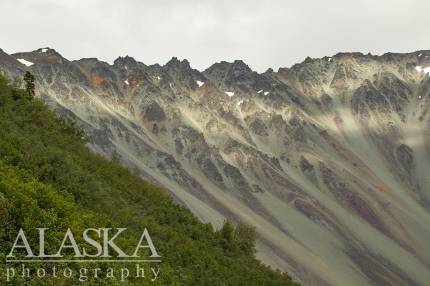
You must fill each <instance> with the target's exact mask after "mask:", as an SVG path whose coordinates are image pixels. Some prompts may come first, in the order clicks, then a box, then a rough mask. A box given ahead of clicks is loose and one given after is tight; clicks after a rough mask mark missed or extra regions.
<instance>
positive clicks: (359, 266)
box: [0, 48, 430, 286]
mask: <svg viewBox="0 0 430 286" xmlns="http://www.w3.org/2000/svg"><path fill="white" fill-rule="evenodd" d="M279 64H280V65H282V64H283V63H279ZM0 70H1V71H2V72H4V73H5V74H6V75H7V77H9V78H11V79H13V77H14V76H19V77H22V76H23V75H24V73H25V72H26V71H30V72H31V73H32V74H33V75H34V77H35V79H36V94H35V97H36V98H39V99H41V100H43V101H44V102H45V103H46V104H47V105H48V106H49V108H50V109H51V110H54V111H55V112H56V113H58V114H61V115H62V116H67V117H69V118H72V119H73V121H74V122H76V124H77V125H78V126H79V127H80V128H82V130H84V131H85V134H86V136H87V138H88V144H87V145H88V146H89V147H90V148H91V149H92V150H93V151H95V152H96V153H98V154H100V155H102V156H104V157H105V158H110V159H114V161H117V162H120V163H121V164H122V165H123V166H126V167H128V168H129V169H130V170H133V172H134V173H136V174H138V175H139V176H140V177H142V178H144V179H145V180H147V181H149V182H153V183H155V184H156V185H159V186H162V187H163V190H165V191H166V192H167V193H168V194H169V195H170V196H171V197H172V198H173V199H174V200H175V201H177V202H180V203H181V204H182V205H184V206H186V207H187V208H188V209H189V210H190V211H191V212H192V213H193V214H195V215H196V216H197V217H198V218H199V220H200V221H203V222H211V223H212V224H213V225H214V226H216V227H220V226H222V223H223V221H224V219H225V218H229V219H230V220H232V221H241V222H244V223H246V224H247V225H252V226H253V227H255V232H256V238H257V239H256V248H257V254H256V255H257V257H258V258H259V259H260V260H261V261H263V262H264V263H266V264H268V265H271V266H273V267H276V268H277V269H280V270H283V271H287V272H288V273H290V274H291V275H293V276H294V277H295V278H297V279H298V280H299V281H300V282H301V283H302V284H303V285H323V286H326V285H333V286H344V285H348V286H364V285H369V286H373V285H378V286H381V285H384V286H385V285H389V286H421V285H422V286H427V285H428V281H430V244H429V243H428V242H429V241H430V228H429V225H430V176H429V174H430V112H429V108H430V76H429V75H430V51H416V52H411V53H387V54H384V55H381V56H376V55H371V54H362V53H339V54H336V55H333V56H331V57H323V58H307V59H306V60H304V61H303V62H301V63H298V64H295V65H294V66H292V67H290V68H280V69H278V70H277V71H274V70H272V69H269V70H267V71H266V72H263V73H258V72H255V71H253V70H252V69H251V68H250V67H249V66H248V65H247V64H246V63H244V62H243V61H240V60H236V61H234V62H219V63H215V64H213V65H212V66H210V67H209V68H207V69H206V70H204V71H199V70H196V69H193V68H192V67H191V65H190V63H189V62H188V61H187V60H185V59H184V60H179V59H177V58H172V59H171V60H170V61H169V62H167V63H166V64H164V65H159V64H153V65H147V64H145V63H142V62H139V61H137V60H135V59H134V58H132V57H129V56H126V57H119V58H118V59H116V60H115V61H114V62H113V63H112V64H110V63H106V62H103V61H100V60H98V59H97V58H85V59H80V60H74V61H70V60H68V59H66V58H64V57H63V56H62V55H61V54H60V53H58V52H57V51H55V50H54V49H49V48H44V49H38V50H34V51H31V52H23V53H16V54H11V55H8V54H7V53H5V52H2V51H1V50H0ZM17 84H19V82H17Z"/></svg>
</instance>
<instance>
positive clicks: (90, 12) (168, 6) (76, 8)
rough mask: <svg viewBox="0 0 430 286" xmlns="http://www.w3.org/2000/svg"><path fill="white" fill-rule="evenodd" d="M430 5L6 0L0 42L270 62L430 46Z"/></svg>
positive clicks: (341, 0)
mask: <svg viewBox="0 0 430 286" xmlns="http://www.w3.org/2000/svg"><path fill="white" fill-rule="evenodd" d="M429 10H430V1H428V0H409V1H406V0H404V1H400V0H378V1H375V0H326V1H318V0H302V1H297V0H295V1H292V0H271V1H270V0H259V1H254V0H236V1H232V0H230V1H227V0H206V1H205V0H182V1H179V0H158V1H155V0H143V1H142V0H140V1H139V0H123V1H114V0H75V1H70V0H2V1H1V3H0V11H1V15H2V16H1V17H0V25H1V27H2V32H1V33H0V47H1V48H3V49H4V50H5V51H6V52H9V53H12V52H17V51H28V50H34V49H36V48H39V47H45V46H49V47H53V48H55V49H56V50H58V51H59V52H60V53H61V54H63V55H64V56H65V57H67V58H69V59H79V58H82V57H98V58H99V59H101V60H105V61H108V62H112V61H113V60H114V59H115V58H116V57H118V56H122V55H127V54H128V55H130V56H133V57H135V58H136V59H138V60H140V61H143V62H145V63H147V64H152V63H156V62H158V63H165V62H166V61H168V60H169V59H170V58H171V57H172V56H177V57H179V58H187V59H189V60H190V62H191V65H192V66H193V67H195V68H198V69H205V68H207V67H208V66H209V65H211V64H212V63H214V62H215V61H220V60H228V61H231V60H234V59H242V60H244V61H245V62H247V63H248V64H249V65H250V66H251V67H252V68H254V69H257V70H258V71H264V70H266V69H267V68H269V67H272V68H275V69H276V68H278V67H285V66H290V65H292V64H294V63H296V62H300V61H302V60H303V59H304V58H305V57H306V56H311V57H322V56H325V55H333V54H335V53H337V52H340V51H361V52H366V53H367V52H372V53H376V54H380V53H384V52H388V51H392V52H409V51H415V50H419V49H430V37H429V36H428V35H429V32H428V24H429V21H430V17H429V16H428V11H429Z"/></svg>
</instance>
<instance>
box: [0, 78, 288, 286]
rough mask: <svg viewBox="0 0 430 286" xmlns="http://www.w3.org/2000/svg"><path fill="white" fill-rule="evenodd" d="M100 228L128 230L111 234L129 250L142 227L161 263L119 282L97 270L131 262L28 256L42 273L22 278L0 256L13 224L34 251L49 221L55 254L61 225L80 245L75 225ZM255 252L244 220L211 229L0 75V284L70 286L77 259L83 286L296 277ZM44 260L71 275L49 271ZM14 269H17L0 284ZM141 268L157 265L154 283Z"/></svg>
mask: <svg viewBox="0 0 430 286" xmlns="http://www.w3.org/2000/svg"><path fill="white" fill-rule="evenodd" d="M100 227H111V228H118V227H123V228H127V231H126V232H124V235H122V236H121V237H120V238H118V240H117V241H116V242H117V244H118V245H120V246H121V247H122V248H123V249H124V250H128V251H129V252H130V251H131V252H133V250H134V247H135V245H136V244H137V241H138V240H139V238H140V235H141V233H142V231H143V229H144V228H147V229H148V231H149V233H150V235H151V238H152V241H153V242H154V244H155V246H156V248H157V251H158V252H159V254H160V255H161V256H162V257H161V260H162V262H161V263H157V264H156V265H153V264H151V265H140V266H142V267H144V268H146V272H145V274H146V275H145V278H136V277H133V274H132V273H131V274H130V277H129V278H128V279H127V280H126V281H125V282H124V283H121V281H120V277H119V276H118V275H117V274H115V277H114V278H109V277H106V274H105V273H104V272H103V271H107V269H108V268H112V269H113V270H114V271H120V269H121V268H123V267H125V266H128V267H129V268H130V271H131V270H132V269H133V268H134V267H135V266H134V265H133V264H131V265H130V263H128V264H127V263H89V262H85V263H70V262H68V263H62V264H58V263H55V264H53V263H39V264H38V263H32V264H27V266H28V267H29V268H30V269H31V270H32V271H36V270H37V269H38V268H40V267H44V268H46V271H47V277H44V278H38V277H37V275H35V274H34V273H33V272H32V275H31V276H30V278H23V277H22V275H21V273H20V271H19V267H21V264H20V263H15V264H10V263H7V264H6V262H5V257H6V255H7V254H8V253H9V251H10V249H11V247H12V245H13V242H14V240H15V237H16V235H17V233H18V230H19V229H20V228H22V229H24V230H25V232H26V234H27V238H28V240H29V243H30V245H31V246H32V249H33V250H35V252H37V250H38V241H37V237H38V236H37V230H36V229H35V228H49V229H48V231H47V237H46V241H47V242H46V245H47V246H46V248H47V250H46V252H48V253H49V252H51V253H53V252H54V253H55V250H56V249H58V247H59V245H60V244H61V241H62V240H63V237H64V232H65V231H66V229H67V228H71V229H72V230H73V233H74V234H75V238H76V240H77V241H78V243H81V242H82V237H80V235H81V233H82V231H83V230H85V229H86V228H100ZM254 252H255V249H254V232H253V230H252V229H251V228H249V227H247V226H244V225H239V226H236V227H234V226H233V225H231V224H230V223H226V224H225V225H224V227H223V228H222V229H221V230H219V231H215V230H214V229H213V228H212V226H211V225H209V224H203V223H201V222H199V221H198V220H197V218H196V217H194V216H193V214H192V213H191V212H190V211H189V210H187V209H185V208H184V207H182V206H179V205H177V204H175V203H174V202H173V201H172V199H171V198H170V197H168V196H167V195H166V194H164V193H163V192H162V191H161V190H160V189H158V188H156V187H154V186H152V185H151V184H149V183H147V182H145V181H143V180H141V179H140V178H139V177H137V176H135V175H133V174H132V173H131V172H129V171H128V170H127V169H126V168H124V167H121V166H119V165H118V164H116V163H114V162H110V161H107V160H105V159H104V158H102V157H101V156H98V155H96V154H93V153H92V152H91V151H89V150H88V149H87V148H86V147H85V139H84V136H83V133H82V132H81V131H80V130H79V129H78V128H76V127H75V126H74V124H73V123H72V122H71V121H69V120H67V119H62V118H58V117H57V116H56V115H55V114H53V113H52V112H51V111H50V110H48V108H47V107H46V106H45V105H44V103H43V102H41V101H40V100H38V99H32V98H31V97H29V96H28V93H27V92H26V91H25V90H21V89H18V88H15V87H13V86H12V85H11V84H10V83H9V82H8V81H7V80H6V79H5V78H3V77H1V76H0V257H1V260H0V261H1V262H0V285H78V283H81V282H80V281H79V280H78V278H79V275H78V274H77V273H78V271H79V269H80V268H82V267H87V268H89V273H88V277H87V278H86V279H84V280H85V281H83V282H84V283H85V284H86V285H117V284H118V285H119V284H121V285H296V284H295V283H293V282H291V279H290V277H289V276H288V275H286V274H282V273H279V272H275V271H272V270H271V269H269V268H268V267H266V266H264V265H262V264H261V263H260V262H259V261H257V260H256V259H255V257H254ZM23 253H25V252H23ZM71 255H72V253H70V254H69V258H73V257H72V256H71ZM52 266H56V267H57V268H58V269H59V270H58V271H59V272H60V271H61V269H63V268H66V267H67V268H70V269H72V270H73V271H75V274H74V275H73V276H72V277H71V278H66V277H64V276H63V275H57V277H53V274H52V273H49V272H50V269H51V268H50V267H52ZM12 267H16V268H17V269H16V272H17V273H16V276H15V278H14V279H13V280H12V281H10V282H6V271H7V268H12ZM149 267H159V268H160V273H159V277H158V278H157V279H156V280H155V281H151V279H152V278H153V275H151V270H150V268H149ZM94 268H100V269H101V271H102V272H101V273H100V274H99V278H94V277H93V276H92V275H93V274H91V269H94ZM6 283H8V284H6Z"/></svg>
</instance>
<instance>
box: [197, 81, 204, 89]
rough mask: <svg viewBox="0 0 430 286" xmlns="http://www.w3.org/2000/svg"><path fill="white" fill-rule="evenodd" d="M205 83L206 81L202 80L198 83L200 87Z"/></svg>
mask: <svg viewBox="0 0 430 286" xmlns="http://www.w3.org/2000/svg"><path fill="white" fill-rule="evenodd" d="M204 84H205V83H204V82H202V81H199V80H198V81H197V85H198V86H199V87H201V86H202V85H204Z"/></svg>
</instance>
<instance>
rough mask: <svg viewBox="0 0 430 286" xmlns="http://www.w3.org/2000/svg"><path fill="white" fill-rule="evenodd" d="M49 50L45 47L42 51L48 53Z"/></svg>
mask: <svg viewBox="0 0 430 286" xmlns="http://www.w3.org/2000/svg"><path fill="white" fill-rule="evenodd" d="M47 51H48V49H47V48H44V49H42V50H40V52H41V53H46V52H47Z"/></svg>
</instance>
